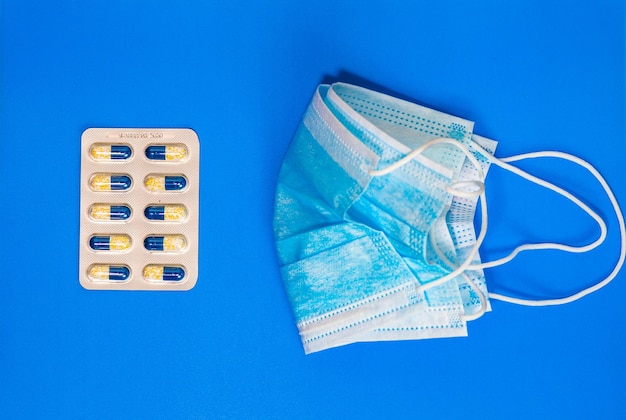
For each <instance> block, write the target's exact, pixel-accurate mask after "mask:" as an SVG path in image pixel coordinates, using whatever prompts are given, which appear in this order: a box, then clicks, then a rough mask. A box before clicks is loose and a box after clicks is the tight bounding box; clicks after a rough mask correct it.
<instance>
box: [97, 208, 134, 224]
mask: <svg viewBox="0 0 626 420" xmlns="http://www.w3.org/2000/svg"><path fill="white" fill-rule="evenodd" d="M130 215H131V210H130V207H129V206H126V205H123V204H120V205H111V204H94V205H93V206H91V207H90V208H89V218H90V219H91V220H94V221H96V222H100V221H103V222H108V221H112V222H117V221H122V222H123V221H125V220H128V219H130Z"/></svg>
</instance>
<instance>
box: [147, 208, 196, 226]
mask: <svg viewBox="0 0 626 420" xmlns="http://www.w3.org/2000/svg"><path fill="white" fill-rule="evenodd" d="M143 214H144V215H145V216H146V219H148V220H163V221H166V222H180V221H182V220H183V219H184V218H185V216H186V215H187V209H185V206H183V205H181V204H166V205H164V206H148V207H146V209H145V210H144V212H143Z"/></svg>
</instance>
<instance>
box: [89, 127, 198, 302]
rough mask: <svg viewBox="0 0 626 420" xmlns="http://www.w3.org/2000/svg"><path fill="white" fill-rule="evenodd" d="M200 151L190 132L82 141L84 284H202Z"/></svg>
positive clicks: (96, 135) (107, 131) (116, 133)
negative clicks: (200, 276)
mask: <svg viewBox="0 0 626 420" xmlns="http://www.w3.org/2000/svg"><path fill="white" fill-rule="evenodd" d="M199 167H200V144H199V141H198V136H197V135H196V133H195V132H194V131H193V130H190V129H123V128H89V129H87V130H85V131H84V132H83V134H82V138H81V171H80V172H81V174H80V263H79V266H80V268H79V270H80V272H79V273H80V274H79V277H80V284H81V285H82V286H83V287H84V288H86V289H104V290H107V289H108V290H114V289H117V290H189V289H191V288H192V287H194V285H195V284H196V281H197V278H198V215H199V208H198V205H199V181H200V178H199Z"/></svg>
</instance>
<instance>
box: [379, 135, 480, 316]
mask: <svg viewBox="0 0 626 420" xmlns="http://www.w3.org/2000/svg"><path fill="white" fill-rule="evenodd" d="M437 144H450V145H452V146H454V147H456V148H457V149H459V150H460V151H461V152H463V154H465V156H466V157H467V158H468V159H469V161H470V162H471V163H472V165H474V167H475V168H476V171H477V172H478V178H479V179H480V180H482V179H484V178H485V176H484V172H483V169H482V167H481V166H480V163H478V160H477V159H476V158H475V157H474V155H473V154H472V152H470V151H469V149H468V148H467V147H465V146H464V145H463V144H461V143H459V142H458V141H457V140H453V139H450V138H445V137H441V138H436V139H433V140H430V141H428V142H426V143H424V144H423V145H421V146H420V147H418V148H417V149H414V150H412V151H411V152H410V153H408V154H407V155H406V156H404V157H403V158H401V159H399V160H397V161H396V162H394V163H392V164H391V165H389V166H387V167H385V168H383V169H379V170H371V171H369V174H370V175H371V176H382V175H387V174H389V173H391V172H393V171H395V170H397V169H398V168H400V167H402V166H404V165H406V164H407V163H409V162H410V161H411V160H413V159H414V158H415V157H416V156H418V155H420V154H421V153H423V152H424V150H426V149H428V148H430V147H432V146H434V145H437ZM470 184H472V185H479V186H480V188H478V190H476V191H471V192H470V191H463V190H458V189H455V188H452V186H450V187H447V188H446V191H448V193H450V194H452V195H462V196H465V197H476V196H478V197H479V198H480V203H481V206H480V208H481V220H482V223H481V227H480V232H479V234H478V237H477V238H476V243H475V244H474V246H473V247H472V249H471V251H470V253H469V256H468V257H467V259H466V260H465V261H464V262H463V263H462V264H461V265H459V266H458V268H456V269H455V270H453V271H452V272H450V273H448V274H446V275H445V276H442V277H440V278H438V279H437V280H433V281H431V282H429V283H427V284H424V285H420V286H419V288H418V290H422V291H426V290H428V289H431V288H433V287H437V286H440V285H442V284H444V283H445V282H447V281H449V280H451V279H453V278H455V277H457V276H459V275H464V274H465V270H466V269H467V268H468V267H469V266H470V264H471V263H472V260H473V259H474V256H475V255H476V254H477V253H478V248H479V247H480V245H481V244H482V242H483V240H484V239H485V235H486V233H487V225H488V217H487V200H486V199H485V188H484V183H483V182H482V181H460V182H457V183H455V184H453V185H456V186H460V187H463V186H467V185H470ZM431 238H432V235H431ZM431 240H432V239H431ZM434 248H435V251H436V252H437V253H438V255H439V257H440V258H441V257H442V256H443V254H442V253H441V251H440V250H439V248H438V247H437V246H435V247H434ZM442 260H443V261H444V262H445V263H446V264H448V263H450V264H449V265H450V266H451V267H452V266H453V265H452V264H451V262H450V261H449V260H448V259H447V258H445V256H443V258H442ZM446 261H447V262H446ZM464 278H465V279H466V280H468V283H469V284H470V287H472V290H474V291H475V292H476V293H477V294H478V296H479V298H480V301H481V309H480V311H479V312H478V313H476V314H474V315H469V316H466V317H464V318H465V319H466V320H471V319H475V318H478V317H480V316H481V315H482V314H483V313H485V311H486V310H487V302H486V299H485V296H484V294H483V293H482V291H481V290H480V289H479V288H478V287H477V286H476V285H475V284H474V283H473V282H472V281H471V280H470V278H469V277H468V276H467V275H465V277H464Z"/></svg>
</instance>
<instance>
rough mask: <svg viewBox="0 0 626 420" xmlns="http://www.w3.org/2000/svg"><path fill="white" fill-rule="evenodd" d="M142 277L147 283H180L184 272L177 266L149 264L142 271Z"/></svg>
mask: <svg viewBox="0 0 626 420" xmlns="http://www.w3.org/2000/svg"><path fill="white" fill-rule="evenodd" d="M143 277H144V278H145V279H146V280H148V281H181V280H182V279H184V278H185V270H184V269H183V268H182V267H179V266H166V265H157V264H150V265H147V266H146V267H145V268H144V269H143Z"/></svg>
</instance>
